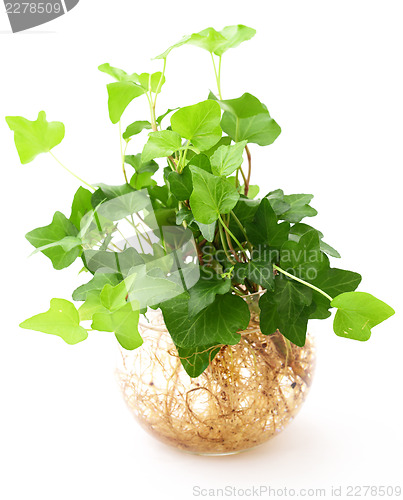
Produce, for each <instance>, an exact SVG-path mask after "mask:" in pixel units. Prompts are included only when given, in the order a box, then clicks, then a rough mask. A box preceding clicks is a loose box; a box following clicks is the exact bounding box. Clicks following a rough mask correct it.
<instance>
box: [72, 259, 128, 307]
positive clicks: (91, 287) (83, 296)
mask: <svg viewBox="0 0 403 500" xmlns="http://www.w3.org/2000/svg"><path fill="white" fill-rule="evenodd" d="M112 255H113V254H112ZM107 283H109V284H110V285H112V286H115V285H117V284H118V283H119V278H118V275H117V274H113V273H109V274H103V273H96V274H95V275H94V277H93V278H92V279H91V281H89V282H88V283H86V284H85V285H81V286H79V287H78V288H76V289H75V290H74V292H73V300H87V297H88V294H89V293H91V292H97V294H98V295H99V293H100V292H101V290H102V289H103V288H104V286H105V285H106V284H107Z"/></svg>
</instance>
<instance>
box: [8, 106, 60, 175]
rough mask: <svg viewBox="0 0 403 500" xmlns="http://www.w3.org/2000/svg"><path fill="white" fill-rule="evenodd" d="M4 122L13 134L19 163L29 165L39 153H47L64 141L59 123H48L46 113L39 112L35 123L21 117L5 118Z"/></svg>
mask: <svg viewBox="0 0 403 500" xmlns="http://www.w3.org/2000/svg"><path fill="white" fill-rule="evenodd" d="M6 122H7V124H8V126H9V127H10V129H11V130H12V131H13V132H14V142H15V146H16V148H17V151H18V155H19V157H20V160H21V163H22V164H23V165H25V164H26V163H30V162H31V161H32V160H34V159H35V158H36V157H37V156H38V155H39V154H41V153H48V152H49V151H51V150H52V149H53V148H54V147H55V146H57V145H58V144H60V143H61V142H62V140H63V139H64V134H65V129H64V125H63V123H61V122H48V121H47V120H46V113H45V112H44V111H40V112H39V114H38V119H37V120H36V121H30V120H27V119H26V118H23V117H22V116H7V117H6Z"/></svg>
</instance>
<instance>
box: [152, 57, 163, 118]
mask: <svg viewBox="0 0 403 500" xmlns="http://www.w3.org/2000/svg"><path fill="white" fill-rule="evenodd" d="M166 67H167V60H166V58H165V59H164V67H163V68H162V73H161V78H160V81H159V82H158V85H157V89H156V91H155V97H154V101H153V103H152V111H153V116H154V121H155V107H156V105H157V97H158V94H159V93H160V92H161V87H162V82H163V81H164V76H165V69H166ZM150 92H151V89H150ZM156 125H157V124H156Z"/></svg>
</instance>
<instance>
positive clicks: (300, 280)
mask: <svg viewBox="0 0 403 500" xmlns="http://www.w3.org/2000/svg"><path fill="white" fill-rule="evenodd" d="M273 267H274V269H276V270H277V271H278V272H279V273H282V274H284V275H285V276H288V277H289V278H291V279H293V280H295V281H298V283H302V284H303V285H305V286H307V287H309V288H312V290H315V292H319V293H320V294H321V295H323V296H324V297H326V298H327V299H328V300H330V302H332V300H333V298H332V297H331V296H330V295H328V294H327V293H326V292H324V291H323V290H321V289H320V288H318V287H317V286H315V285H312V283H308V282H307V281H304V280H302V279H301V278H297V276H294V275H293V274H291V273H289V272H287V271H284V269H281V267H278V266H276V264H273Z"/></svg>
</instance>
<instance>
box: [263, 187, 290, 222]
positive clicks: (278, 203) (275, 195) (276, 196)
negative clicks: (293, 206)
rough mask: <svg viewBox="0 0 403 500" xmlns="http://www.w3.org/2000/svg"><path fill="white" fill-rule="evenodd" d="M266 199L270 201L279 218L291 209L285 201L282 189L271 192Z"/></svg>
mask: <svg viewBox="0 0 403 500" xmlns="http://www.w3.org/2000/svg"><path fill="white" fill-rule="evenodd" d="M265 198H267V199H268V200H269V201H270V205H271V207H272V209H273V210H274V211H275V213H276V215H277V216H278V217H280V215H282V214H283V213H284V212H287V210H289V209H290V205H289V204H288V203H286V202H285V201H284V191H283V190H282V189H276V190H275V191H270V193H269V194H267V195H266V196H265Z"/></svg>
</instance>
